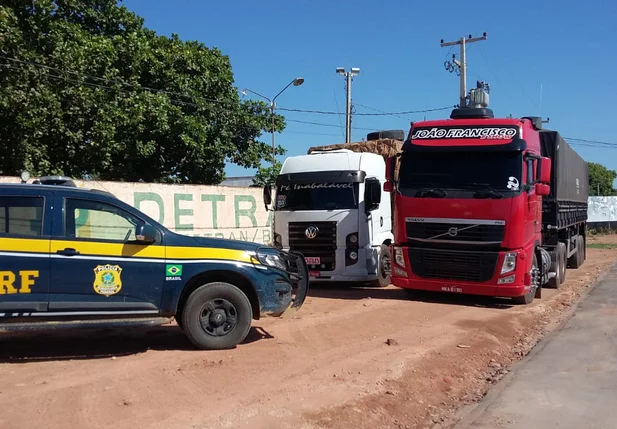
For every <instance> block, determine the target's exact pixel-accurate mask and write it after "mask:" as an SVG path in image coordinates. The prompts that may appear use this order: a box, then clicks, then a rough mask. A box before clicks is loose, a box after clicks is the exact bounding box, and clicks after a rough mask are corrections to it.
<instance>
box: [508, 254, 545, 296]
mask: <svg viewBox="0 0 617 429" xmlns="http://www.w3.org/2000/svg"><path fill="white" fill-rule="evenodd" d="M537 271H538V257H537V256H536V252H533V262H532V265H531V290H530V291H529V292H527V293H526V294H525V295H523V296H515V297H514V298H512V301H514V303H515V304H520V305H525V304H531V303H532V302H533V299H534V298H535V297H536V291H537V289H538V288H539V287H540V280H539V275H538V273H537Z"/></svg>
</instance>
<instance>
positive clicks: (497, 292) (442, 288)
mask: <svg viewBox="0 0 617 429" xmlns="http://www.w3.org/2000/svg"><path fill="white" fill-rule="evenodd" d="M392 284H393V285H394V286H398V287H400V288H403V289H416V290H428V291H435V292H448V293H459V294H469V295H485V296H495V297H515V296H522V295H525V294H527V293H528V292H529V290H530V288H531V286H525V285H522V284H521V285H495V284H492V285H491V284H485V283H483V284H474V283H465V282H459V281H456V280H448V281H446V280H426V279H422V278H411V279H409V278H401V277H395V276H393V277H392Z"/></svg>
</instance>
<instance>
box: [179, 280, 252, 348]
mask: <svg viewBox="0 0 617 429" xmlns="http://www.w3.org/2000/svg"><path fill="white" fill-rule="evenodd" d="M252 320H253V310H252V308H251V302H250V301H249V299H248V297H247V296H246V295H245V294H244V292H242V291H241V290H240V289H239V288H237V287H236V286H234V285H232V284H230V283H224V282H212V283H207V284H205V285H203V286H200V287H198V288H197V289H195V291H193V293H191V295H189V298H188V300H187V301H186V305H185V306H184V310H183V311H182V328H183V330H184V333H185V334H186V336H187V337H188V339H189V340H190V341H191V342H192V343H193V344H194V345H195V346H196V347H197V348H199V349H202V350H223V349H229V348H233V347H235V346H237V345H238V344H239V343H241V342H242V341H243V340H244V339H245V338H246V336H247V335H248V333H249V330H250V329H251V322H252Z"/></svg>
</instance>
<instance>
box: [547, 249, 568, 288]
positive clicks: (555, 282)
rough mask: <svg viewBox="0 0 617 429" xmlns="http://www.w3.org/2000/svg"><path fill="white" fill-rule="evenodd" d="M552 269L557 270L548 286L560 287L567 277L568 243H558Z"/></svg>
mask: <svg viewBox="0 0 617 429" xmlns="http://www.w3.org/2000/svg"><path fill="white" fill-rule="evenodd" d="M551 271H554V272H555V277H553V278H552V279H550V280H549V281H548V283H547V284H546V287H548V288H551V289H558V288H559V286H560V285H561V284H562V283H563V282H564V281H565V277H566V245H565V244H564V243H557V247H556V248H555V260H554V261H553V263H552V264H551Z"/></svg>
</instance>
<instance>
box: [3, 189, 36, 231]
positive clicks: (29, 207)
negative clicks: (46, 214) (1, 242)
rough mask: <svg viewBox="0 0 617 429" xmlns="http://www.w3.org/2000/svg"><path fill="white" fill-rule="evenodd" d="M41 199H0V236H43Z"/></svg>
mask: <svg viewBox="0 0 617 429" xmlns="http://www.w3.org/2000/svg"><path fill="white" fill-rule="evenodd" d="M44 203H45V200H44V198H42V197H0V234H11V235H27V236H39V235H42V234H43V206H44Z"/></svg>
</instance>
